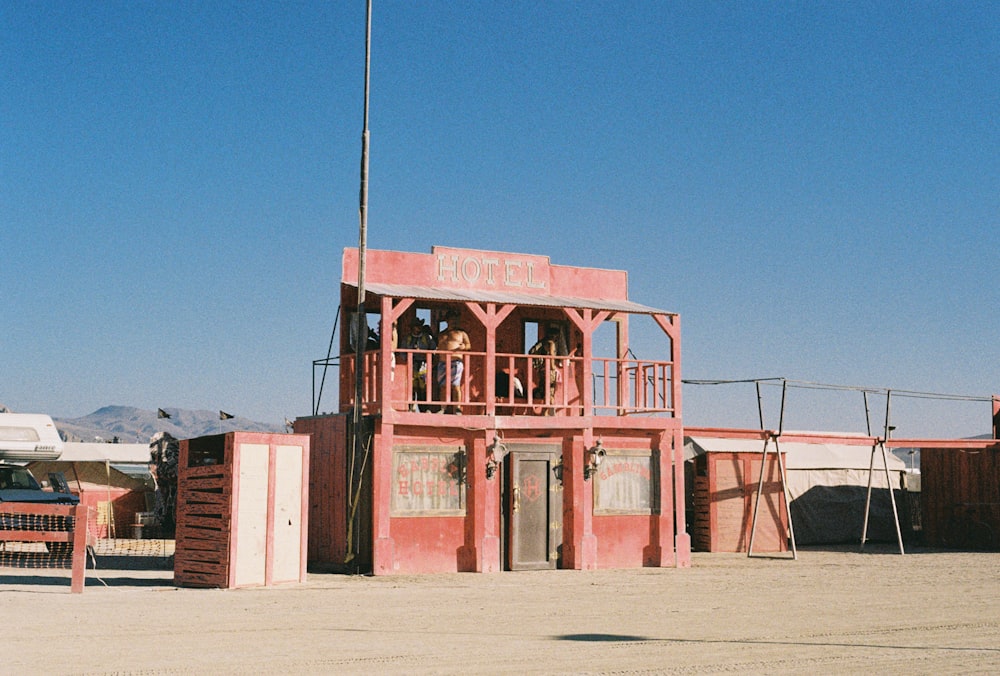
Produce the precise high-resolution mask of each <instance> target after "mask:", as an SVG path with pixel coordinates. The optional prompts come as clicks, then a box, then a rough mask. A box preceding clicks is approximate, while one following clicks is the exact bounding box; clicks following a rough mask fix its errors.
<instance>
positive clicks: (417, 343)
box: [400, 317, 437, 411]
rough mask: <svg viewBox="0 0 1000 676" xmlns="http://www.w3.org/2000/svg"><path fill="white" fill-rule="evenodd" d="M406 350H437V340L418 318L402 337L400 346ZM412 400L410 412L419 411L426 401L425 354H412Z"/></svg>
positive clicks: (429, 328) (415, 318)
mask: <svg viewBox="0 0 1000 676" xmlns="http://www.w3.org/2000/svg"><path fill="white" fill-rule="evenodd" d="M400 347H402V348H403V349H406V350H435V349H437V339H435V338H434V334H433V333H431V327H429V326H427V325H426V324H424V320H423V319H421V318H420V317H414V319H413V322H412V323H411V324H410V331H409V333H407V334H406V335H405V336H403V343H402V345H400ZM413 399H414V403H412V404H410V410H411V411H419V410H420V408H419V407H420V403H419V402H426V401H427V353H426V352H414V353H413Z"/></svg>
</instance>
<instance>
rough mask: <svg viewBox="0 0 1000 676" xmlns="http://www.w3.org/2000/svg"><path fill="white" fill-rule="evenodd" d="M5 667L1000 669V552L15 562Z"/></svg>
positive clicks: (86, 670)
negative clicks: (463, 562) (672, 559)
mask: <svg viewBox="0 0 1000 676" xmlns="http://www.w3.org/2000/svg"><path fill="white" fill-rule="evenodd" d="M0 617H2V618H3V638H2V640H0V645H3V646H4V648H5V650H3V652H2V658H0V673H4V674H7V673H9V674H35V673H39V674H41V673H45V674H345V673H365V674H371V673H378V674H404V673H405V674H501V673H503V674H513V673H516V674H527V673H536V674H716V673H740V674H743V673H768V674H790V673H808V672H812V673H820V674H850V673H856V674H860V673H866V674H869V673H906V674H932V673H933V674H969V673H983V674H986V673H1000V554H996V553H972V552H969V553H958V552H942V551H932V550H913V551H908V552H907V554H906V555H905V556H900V555H899V554H898V553H896V550H895V549H894V548H893V547H882V546H878V547H872V546H869V547H868V548H867V549H866V551H865V552H864V553H861V552H859V551H858V550H857V547H849V548H838V549H836V550H831V549H806V550H799V553H798V560H791V559H790V558H784V557H776V558H758V557H754V558H747V557H746V556H745V555H743V554H701V553H696V554H694V556H693V564H692V567H691V568H690V569H673V568H662V569H653V568H646V569H640V570H600V571H566V570H555V571H541V572H516V573H512V572H505V573H498V574H489V575H481V574H472V573H461V574H444V575H424V576H392V577H377V578H375V577H358V576H342V575H330V574H310V575H309V578H308V580H307V582H306V583H304V584H298V585H290V586H281V587H271V588H256V589H230V590H217V589H209V590H206V589H182V588H177V587H175V586H174V585H173V583H172V573H171V572H170V571H164V570H110V569H98V570H96V571H95V570H88V577H87V585H86V589H85V591H84V592H83V593H82V594H71V593H70V592H69V571H68V570H67V571H61V570H60V571H34V570H13V569H2V568H0Z"/></svg>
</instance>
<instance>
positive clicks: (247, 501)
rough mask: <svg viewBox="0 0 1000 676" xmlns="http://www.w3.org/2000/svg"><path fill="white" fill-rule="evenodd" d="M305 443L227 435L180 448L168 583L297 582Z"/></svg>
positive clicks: (303, 439)
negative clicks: (171, 570) (170, 580)
mask: <svg viewBox="0 0 1000 676" xmlns="http://www.w3.org/2000/svg"><path fill="white" fill-rule="evenodd" d="M308 475H309V437H308V436H305V435H295V434H270V433H259V432H229V433H226V434H220V435H214V436H208V437H199V438H197V439H188V440H184V441H182V442H181V445H180V456H179V458H178V468H177V532H176V550H175V554H174V582H175V584H178V585H181V586H189V587H220V588H233V587H244V586H257V585H271V584H276V583H282V582H304V581H305V571H306V548H307V523H308V519H307V510H308Z"/></svg>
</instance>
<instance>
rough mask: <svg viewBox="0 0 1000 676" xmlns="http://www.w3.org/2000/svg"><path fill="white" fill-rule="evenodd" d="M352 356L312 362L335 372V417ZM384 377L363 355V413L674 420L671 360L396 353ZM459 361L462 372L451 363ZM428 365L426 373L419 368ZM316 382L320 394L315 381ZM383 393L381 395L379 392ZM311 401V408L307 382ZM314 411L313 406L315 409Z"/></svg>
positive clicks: (347, 405)
mask: <svg viewBox="0 0 1000 676" xmlns="http://www.w3.org/2000/svg"><path fill="white" fill-rule="evenodd" d="M354 361H355V356H354V355H353V354H346V355H342V356H341V357H340V358H339V359H329V360H317V361H315V362H313V366H314V374H315V372H316V370H317V369H322V370H323V373H326V368H327V367H330V366H333V367H339V368H340V373H339V374H338V375H337V381H338V382H339V384H340V388H339V392H340V405H339V408H340V410H341V411H349V410H351V409H352V408H353V406H354V396H355V383H354V374H355V366H354ZM390 361H391V362H392V363H391V365H390V368H389V371H388V373H387V372H386V371H385V369H384V363H385V360H384V359H383V358H382V353H381V352H380V351H378V350H371V351H368V352H365V353H364V370H363V374H364V375H363V382H362V400H363V402H364V404H363V407H362V410H363V411H364V414H365V415H379V414H384V413H385V412H386V411H388V410H391V411H396V412H418V413H427V414H432V413H442V412H448V413H452V412H454V413H459V412H460V413H462V414H463V415H488V416H498V415H500V416H502V415H510V416H527V415H535V416H564V417H565V416H636V415H653V416H666V417H676V416H677V410H676V407H677V403H678V402H677V399H678V397H679V383H676V382H675V372H674V364H673V362H670V361H647V360H638V359H608V358H597V357H595V358H589V359H586V358H582V357H562V356H556V357H554V356H544V355H530V356H529V355H525V354H499V353H497V354H494V355H492V357H491V356H490V355H488V354H487V353H485V352H464V353H461V354H460V355H456V354H454V353H446V352H441V351H437V350H428V351H422V350H406V349H398V350H396V351H395V353H394V356H393V358H392V359H390ZM457 361H461V362H462V366H461V369H457V368H454V367H455V364H454V362H457ZM426 364H430V365H431V368H429V369H428V368H426V367H423V366H422V365H426ZM437 369H441V370H442V371H441V373H442V374H444V373H454V372H456V371H458V370H461V375H460V376H458V380H459V383H460V384H459V387H458V388H457V389H453V388H451V387H440V386H439V385H438V383H437V373H436V371H437ZM327 379H329V376H324V377H323V378H322V379H321V380H320V382H319V394H320V395H321V394H322V387H323V385H322V383H323V382H326V380H327ZM387 390H388V396H386V391H387ZM313 391H314V396H313V400H314V402H318V400H319V397H318V396H317V387H316V378H315V377H314V387H313ZM314 412H317V413H318V403H315V404H314Z"/></svg>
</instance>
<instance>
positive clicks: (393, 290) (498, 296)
mask: <svg viewBox="0 0 1000 676" xmlns="http://www.w3.org/2000/svg"><path fill="white" fill-rule="evenodd" d="M348 286H352V287H354V288H357V284H348ZM365 289H366V291H367V292H368V293H372V294H375V295H379V296H389V297H391V298H415V299H417V300H434V301H451V302H472V303H496V304H498V305H526V306H534V307H553V308H563V307H571V308H578V309H591V310H608V311H610V312H627V313H629V314H643V315H674V314H677V313H675V312H667V311H666V310H658V309H656V308H652V307H649V306H647V305H640V304H639V303H633V302H632V301H630V300H621V299H602V298H577V297H574V296H557V295H548V294H531V293H515V292H510V291H487V290H483V289H455V288H440V287H434V286H416V285H410V284H381V283H374V284H366V285H365Z"/></svg>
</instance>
